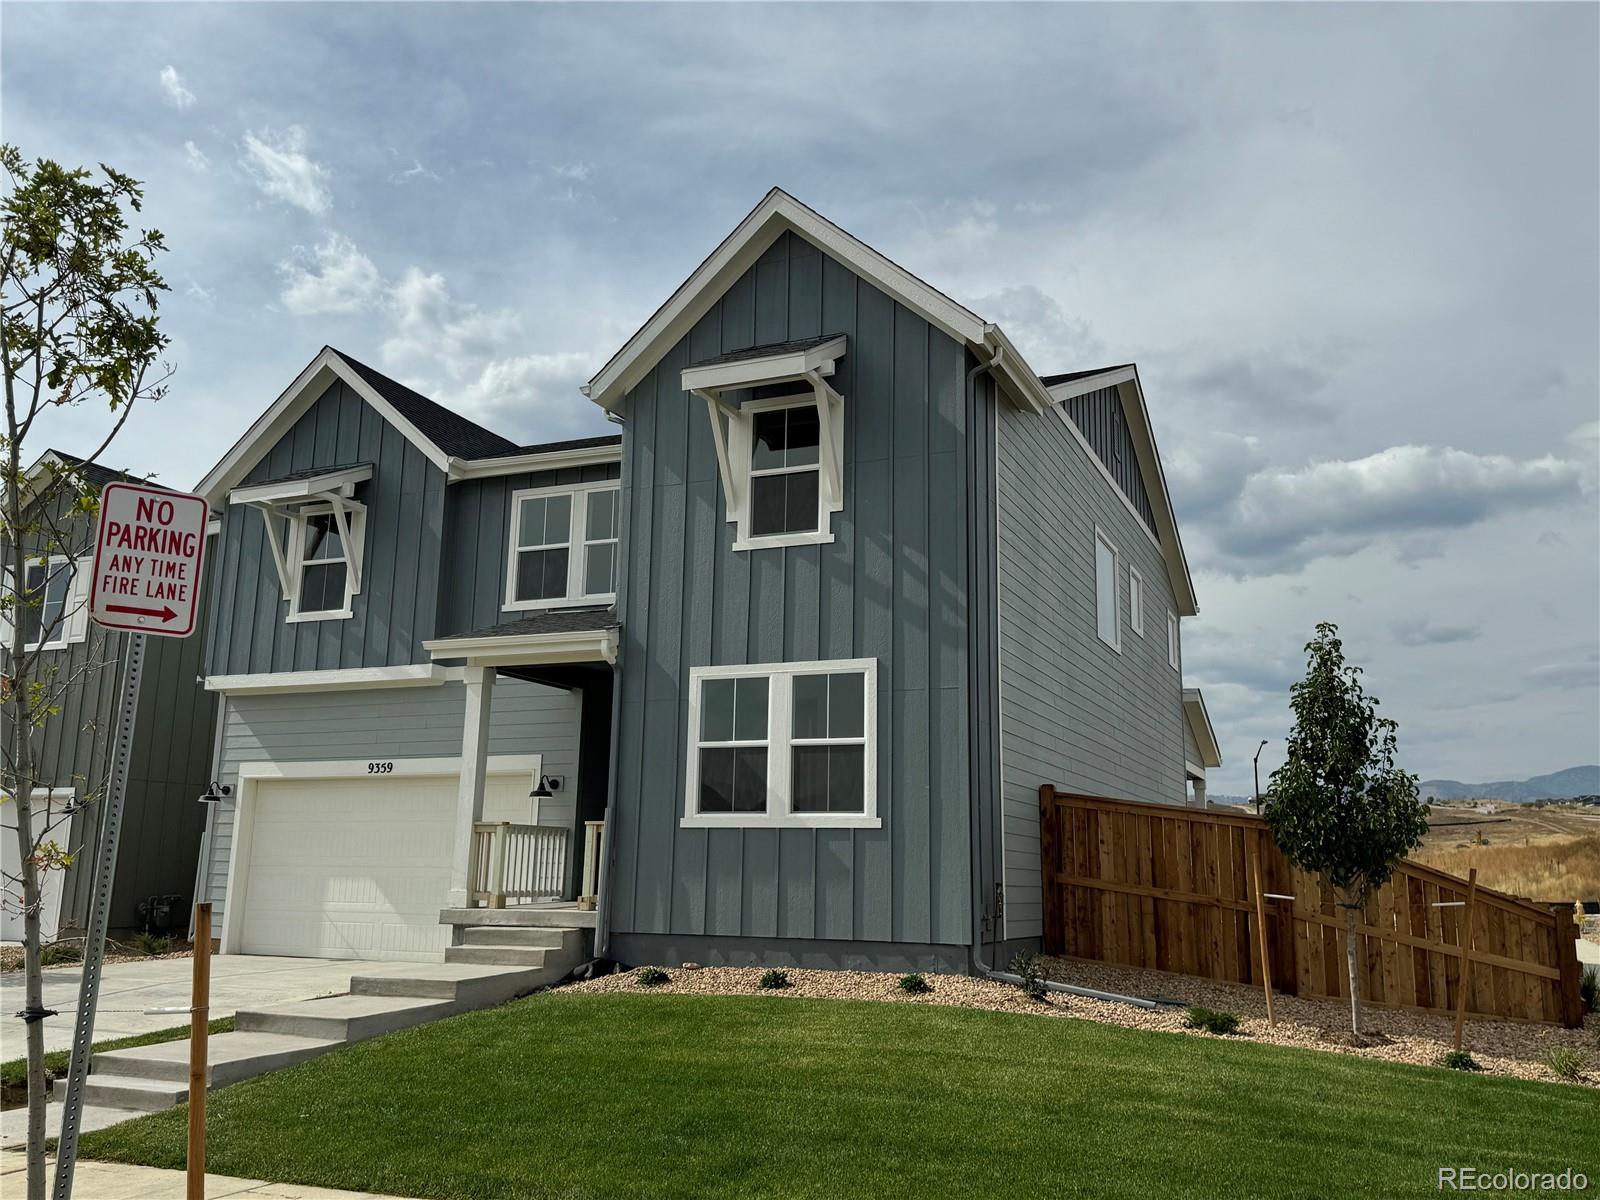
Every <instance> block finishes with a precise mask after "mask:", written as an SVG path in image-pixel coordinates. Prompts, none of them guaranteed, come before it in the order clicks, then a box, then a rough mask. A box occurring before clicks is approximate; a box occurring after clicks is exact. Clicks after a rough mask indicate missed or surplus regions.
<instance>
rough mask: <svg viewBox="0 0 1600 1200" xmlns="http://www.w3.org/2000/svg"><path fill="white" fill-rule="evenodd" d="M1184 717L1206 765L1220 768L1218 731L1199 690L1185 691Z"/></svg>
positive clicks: (1220, 748)
mask: <svg viewBox="0 0 1600 1200" xmlns="http://www.w3.org/2000/svg"><path fill="white" fill-rule="evenodd" d="M1183 717H1184V720H1186V721H1188V722H1189V729H1190V731H1191V732H1192V733H1193V734H1194V741H1195V745H1197V746H1198V747H1199V748H1200V757H1201V758H1203V759H1204V760H1205V764H1204V765H1205V766H1208V767H1220V766H1221V765H1222V747H1221V746H1220V745H1219V744H1218V742H1217V731H1216V730H1215V729H1214V728H1212V725H1211V714H1210V713H1209V712H1207V711H1206V698H1205V697H1204V696H1202V695H1201V694H1200V689H1199V688H1184V689H1183Z"/></svg>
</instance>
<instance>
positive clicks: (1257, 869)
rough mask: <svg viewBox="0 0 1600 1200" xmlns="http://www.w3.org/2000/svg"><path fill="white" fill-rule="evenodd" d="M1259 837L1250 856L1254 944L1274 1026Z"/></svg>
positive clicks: (1263, 835) (1269, 955) (1270, 958)
mask: <svg viewBox="0 0 1600 1200" xmlns="http://www.w3.org/2000/svg"><path fill="white" fill-rule="evenodd" d="M1264 837H1266V832H1265V831H1263V832H1262V834H1261V837H1258V838H1256V839H1255V843H1256V852H1255V853H1254V854H1252V855H1251V856H1250V883H1251V885H1252V886H1253V887H1254V888H1255V893H1256V944H1257V945H1258V946H1260V947H1261V990H1262V991H1263V992H1265V993H1266V996H1267V1024H1268V1025H1270V1026H1273V1027H1276V1026H1277V1024H1278V1018H1277V1016H1276V1015H1275V1014H1274V1013H1273V1011H1272V954H1271V952H1270V951H1269V950H1268V948H1267V898H1266V896H1265V895H1264V894H1263V892H1262V887H1261V838H1264Z"/></svg>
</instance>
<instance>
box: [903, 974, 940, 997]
mask: <svg viewBox="0 0 1600 1200" xmlns="http://www.w3.org/2000/svg"><path fill="white" fill-rule="evenodd" d="M900 990H901V991H902V992H907V993H909V994H911V995H913V996H922V995H926V994H927V993H928V992H931V991H933V985H932V984H930V983H929V982H928V981H927V980H926V979H924V978H923V977H922V976H921V975H902V976H900Z"/></svg>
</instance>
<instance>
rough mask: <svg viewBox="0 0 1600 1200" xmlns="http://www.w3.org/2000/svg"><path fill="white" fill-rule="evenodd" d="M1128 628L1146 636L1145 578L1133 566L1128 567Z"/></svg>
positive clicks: (1141, 635)
mask: <svg viewBox="0 0 1600 1200" xmlns="http://www.w3.org/2000/svg"><path fill="white" fill-rule="evenodd" d="M1128 628H1130V629H1132V630H1133V631H1134V632H1135V633H1136V634H1138V635H1139V636H1140V637H1143V636H1144V576H1143V575H1141V574H1140V573H1139V568H1138V567H1135V566H1133V565H1131V564H1130V565H1129V567H1128Z"/></svg>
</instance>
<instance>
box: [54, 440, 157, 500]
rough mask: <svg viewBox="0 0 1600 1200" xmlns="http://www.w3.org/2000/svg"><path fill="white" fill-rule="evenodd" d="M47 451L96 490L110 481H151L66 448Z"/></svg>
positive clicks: (99, 490)
mask: <svg viewBox="0 0 1600 1200" xmlns="http://www.w3.org/2000/svg"><path fill="white" fill-rule="evenodd" d="M47 453H49V454H53V455H55V456H56V457H57V458H59V459H60V460H61V461H62V462H64V463H66V464H67V465H68V466H70V467H72V468H74V469H75V470H77V471H78V473H79V474H81V475H82V476H83V479H84V482H85V483H87V484H88V485H89V486H90V487H92V488H93V489H94V490H95V491H96V492H103V491H105V487H106V484H108V483H144V484H148V483H149V482H150V481H149V480H147V479H141V478H140V477H139V476H137V475H133V474H130V473H129V472H127V471H118V470H116V469H115V468H114V467H107V466H102V465H101V464H100V463H97V462H95V463H86V462H84V461H83V459H81V458H79V457H78V456H77V455H76V454H68V453H67V452H66V451H65V450H56V449H51V450H49V451H47ZM151 486H153V487H159V486H161V485H159V484H151Z"/></svg>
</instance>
